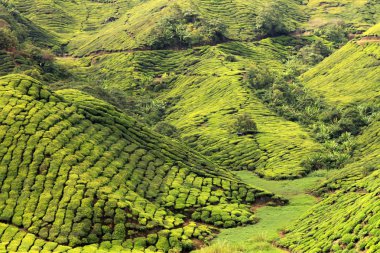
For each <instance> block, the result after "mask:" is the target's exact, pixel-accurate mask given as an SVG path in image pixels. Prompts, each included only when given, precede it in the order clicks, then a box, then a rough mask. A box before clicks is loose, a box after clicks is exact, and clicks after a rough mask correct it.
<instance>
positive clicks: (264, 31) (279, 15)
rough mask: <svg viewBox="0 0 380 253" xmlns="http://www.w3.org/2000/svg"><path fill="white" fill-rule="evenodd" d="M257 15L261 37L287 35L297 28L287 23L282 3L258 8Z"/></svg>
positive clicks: (273, 3) (258, 30) (269, 3)
mask: <svg viewBox="0 0 380 253" xmlns="http://www.w3.org/2000/svg"><path fill="white" fill-rule="evenodd" d="M285 9H286V8H285ZM257 13H258V15H257V16H256V31H257V32H258V33H259V34H261V35H269V36H275V35H281V34H287V33H289V32H291V31H293V30H295V28H296V27H295V25H294V24H292V23H291V22H286V19H287V17H286V15H285V13H286V12H285V11H284V7H283V6H282V3H281V2H278V1H275V2H266V3H264V4H263V5H262V6H260V7H259V8H258V12H257Z"/></svg>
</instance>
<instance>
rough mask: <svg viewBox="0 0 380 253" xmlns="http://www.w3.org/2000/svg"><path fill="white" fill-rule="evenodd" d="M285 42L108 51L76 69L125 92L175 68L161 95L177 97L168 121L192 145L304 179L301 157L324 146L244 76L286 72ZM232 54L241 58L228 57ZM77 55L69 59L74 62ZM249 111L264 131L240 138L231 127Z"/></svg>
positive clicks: (227, 160)
mask: <svg viewBox="0 0 380 253" xmlns="http://www.w3.org/2000/svg"><path fill="white" fill-rule="evenodd" d="M283 40H285V41H288V40H290V41H291V39H288V38H279V39H277V40H271V39H266V40H263V41H261V42H257V43H244V44H243V43H236V42H234V43H227V44H223V45H219V46H212V47H209V46H208V47H200V48H196V49H191V50H185V51H152V52H134V53H128V54H125V53H118V54H108V55H100V56H94V57H92V58H88V59H86V60H84V59H81V60H80V61H83V62H84V64H87V63H90V62H92V65H91V66H90V67H82V68H78V67H75V68H74V69H73V70H74V71H79V73H78V75H85V76H86V74H85V73H87V77H86V78H90V79H91V78H92V77H93V76H96V79H94V80H93V82H97V81H99V80H100V85H102V86H104V87H106V88H107V89H109V90H115V89H119V90H123V91H125V90H127V91H128V90H132V91H136V90H137V91H139V89H140V88H141V87H144V86H143V85H142V84H141V83H143V82H144V81H143V80H148V81H147V83H152V82H153V81H154V80H155V79H157V78H158V79H159V78H160V77H161V76H162V75H163V74H164V73H172V75H173V76H174V77H175V78H174V79H173V81H172V82H170V83H169V84H168V88H167V89H164V90H162V91H160V92H159V93H158V95H159V96H158V97H157V98H156V100H158V101H163V102H170V101H171V102H170V103H171V105H170V106H169V107H167V109H166V118H165V121H168V122H170V123H172V124H174V125H175V126H177V127H178V128H179V129H180V131H181V133H182V138H183V140H185V141H186V142H187V143H188V144H189V145H190V146H191V147H193V148H195V149H196V150H198V151H199V152H201V153H202V154H204V155H207V156H209V157H211V158H212V159H213V160H214V161H216V162H218V163H219V164H222V165H224V166H226V167H228V168H230V169H244V168H249V169H250V170H255V171H256V172H257V173H259V174H260V175H263V176H265V177H269V178H286V177H298V176H300V175H302V174H304V173H305V170H304V168H302V167H301V166H300V162H301V160H302V159H304V158H305V157H306V156H308V155H309V154H310V153H311V152H313V151H315V150H316V149H318V147H319V146H318V144H316V143H315V142H314V141H313V140H312V139H311V138H310V137H309V135H308V133H307V132H306V131H305V130H303V129H302V128H301V127H300V126H299V125H297V124H296V123H293V122H290V121H286V120H284V119H282V118H281V117H278V116H276V115H275V114H274V113H273V112H271V111H270V110H269V109H268V108H266V107H265V106H264V105H263V104H262V103H261V102H260V101H259V100H258V99H257V98H256V97H255V96H254V95H253V94H252V91H251V90H250V88H249V87H247V86H246V85H245V82H244V80H243V79H244V75H245V73H246V72H247V69H248V68H249V67H250V66H251V65H255V64H258V65H261V64H262V65H264V64H265V65H266V66H268V67H270V68H271V69H272V70H274V71H276V70H278V71H282V70H283V64H282V60H283V58H284V57H285V56H286V55H287V54H288V52H287V51H286V50H287V49H289V48H288V47H286V46H284V45H283V44H285V43H286V42H284V41H283ZM227 55H233V56H234V57H235V58H236V61H235V62H229V61H227V60H225V57H226V56H227ZM72 61H73V60H72V59H66V58H65V59H62V60H61V62H63V63H65V64H68V65H72V64H73V62H72ZM76 64H78V60H77V61H76ZM121 73H123V75H121ZM74 85H75V84H74ZM79 88H80V87H79ZM143 92H144V91H143ZM136 96H138V95H136ZM154 96H157V95H156V94H155V95H154ZM221 98H223V99H221ZM244 112H248V113H249V114H251V115H252V117H253V118H254V120H255V121H256V122H257V124H258V129H259V133H258V134H257V135H255V136H242V137H239V136H237V135H236V133H233V132H231V130H230V125H231V124H232V123H233V122H234V121H235V118H236V115H238V114H241V113H244Z"/></svg>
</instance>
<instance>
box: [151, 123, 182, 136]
mask: <svg viewBox="0 0 380 253" xmlns="http://www.w3.org/2000/svg"><path fill="white" fill-rule="evenodd" d="M154 130H155V131H156V132H158V133H160V134H162V135H166V136H168V137H170V138H175V139H180V133H179V131H178V129H177V128H176V127H175V126H173V125H172V124H170V123H167V122H159V123H157V125H156V126H155V128H154Z"/></svg>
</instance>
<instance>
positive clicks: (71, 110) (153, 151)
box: [0, 75, 285, 252]
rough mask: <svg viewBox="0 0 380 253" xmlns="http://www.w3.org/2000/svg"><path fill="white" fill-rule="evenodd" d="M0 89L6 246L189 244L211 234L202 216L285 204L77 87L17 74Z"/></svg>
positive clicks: (245, 214)
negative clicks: (54, 87)
mask: <svg viewBox="0 0 380 253" xmlns="http://www.w3.org/2000/svg"><path fill="white" fill-rule="evenodd" d="M0 94H1V99H0V103H1V106H0V108H1V113H0V115H1V116H0V119H1V120H0V122H1V125H0V127H1V131H0V133H1V135H0V143H1V145H0V146H1V150H0V158H1V163H0V170H1V173H0V175H1V184H0V186H1V194H0V222H2V224H1V225H0V232H1V245H0V247H1V249H6V250H7V251H18V250H21V248H22V249H27V250H32V249H33V250H37V251H38V250H39V249H42V248H43V249H46V250H57V251H70V252H71V250H72V252H79V251H80V250H81V249H83V250H84V252H86V250H87V252H89V251H91V252H93V251H94V250H95V249H99V250H109V249H111V248H112V249H114V250H117V251H118V250H125V251H126V252H129V251H130V250H132V249H134V250H143V249H145V248H149V249H150V250H151V251H155V250H161V251H164V252H166V251H168V250H169V249H177V250H183V251H186V250H189V249H191V248H192V247H193V243H192V241H191V240H192V239H195V238H197V239H201V240H203V239H205V237H207V236H209V235H210V234H212V230H211V228H210V227H208V226H207V225H200V224H198V225H197V224H196V223H195V222H198V221H199V222H205V223H206V224H207V223H208V224H213V225H215V226H217V227H218V226H221V227H232V226H236V225H239V224H246V223H251V222H255V219H254V216H253V215H252V213H251V212H250V211H249V207H250V205H252V204H254V203H263V202H264V203H265V202H268V201H272V202H274V203H277V204H281V203H285V202H284V200H282V199H280V198H278V197H276V196H274V195H273V194H271V193H269V192H266V191H263V190H260V189H255V188H251V187H248V186H247V185H245V184H243V183H240V182H239V181H238V180H236V179H235V178H234V177H233V176H232V175H231V174H230V173H229V172H227V171H225V170H223V169H220V168H218V167H217V166H215V165H214V164H212V163H211V162H209V161H207V160H206V159H205V158H204V157H202V156H200V155H197V154H194V153H192V152H191V151H189V149H188V148H186V147H184V146H182V145H180V144H178V143H174V142H172V141H170V140H168V139H166V138H165V137H163V136H161V135H158V134H155V133H153V132H151V131H150V130H148V129H147V128H146V127H144V126H143V125H141V124H139V123H138V122H136V121H134V120H132V119H131V118H129V117H127V116H124V115H123V114H122V113H120V112H119V111H117V110H116V109H115V108H114V107H112V106H110V105H108V104H106V103H105V102H102V101H100V100H97V99H94V98H93V97H91V96H88V95H85V94H82V93H80V92H78V91H75V90H62V91H60V92H59V93H52V92H51V91H49V89H47V87H45V86H43V85H41V84H40V83H38V82H37V81H35V80H33V79H31V78H28V77H25V76H19V75H10V76H6V77H2V78H1V79H0ZM86 245H91V246H86ZM67 246H68V247H67ZM78 247H83V248H78Z"/></svg>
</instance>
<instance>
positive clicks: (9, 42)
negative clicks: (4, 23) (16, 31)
mask: <svg viewBox="0 0 380 253" xmlns="http://www.w3.org/2000/svg"><path fill="white" fill-rule="evenodd" d="M17 45H18V41H17V38H16V37H15V36H14V35H13V34H12V32H11V31H10V30H8V29H4V28H0V50H3V49H4V50H10V49H13V48H16V47H17Z"/></svg>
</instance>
